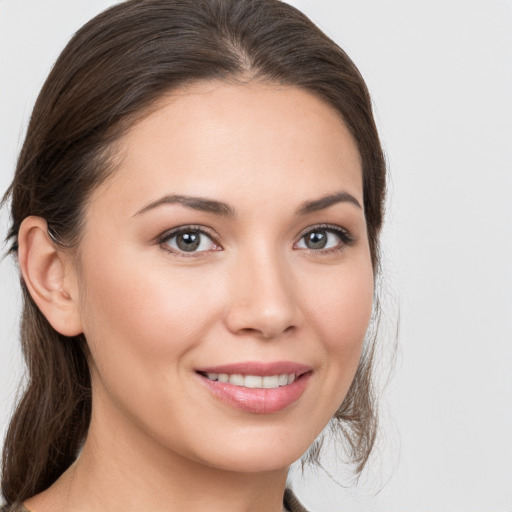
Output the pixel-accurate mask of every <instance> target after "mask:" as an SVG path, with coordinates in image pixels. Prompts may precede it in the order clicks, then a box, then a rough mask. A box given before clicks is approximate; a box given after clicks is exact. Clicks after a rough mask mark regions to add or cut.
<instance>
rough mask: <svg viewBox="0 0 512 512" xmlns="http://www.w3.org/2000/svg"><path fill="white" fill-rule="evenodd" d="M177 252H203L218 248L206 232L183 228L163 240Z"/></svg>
mask: <svg viewBox="0 0 512 512" xmlns="http://www.w3.org/2000/svg"><path fill="white" fill-rule="evenodd" d="M161 243H163V244H165V245H167V246H169V247H170V248H171V249H172V250H173V251H175V252H188V253H193V252H202V251H212V250H215V249H216V248H217V246H216V244H215V242H214V241H213V240H212V239H211V238H210V237H209V236H208V235H207V234H206V233H203V232H202V231H200V230H197V229H187V230H182V231H179V232H177V233H172V234H170V235H169V236H167V237H166V238H165V239H163V240H162V241H161Z"/></svg>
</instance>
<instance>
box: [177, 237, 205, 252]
mask: <svg viewBox="0 0 512 512" xmlns="http://www.w3.org/2000/svg"><path fill="white" fill-rule="evenodd" d="M200 241H201V240H200V236H199V233H180V234H179V235H178V236H177V238H176V245H177V246H178V247H179V248H180V250H182V251H187V252H191V251H195V250H196V249H197V248H198V247H199V243H200Z"/></svg>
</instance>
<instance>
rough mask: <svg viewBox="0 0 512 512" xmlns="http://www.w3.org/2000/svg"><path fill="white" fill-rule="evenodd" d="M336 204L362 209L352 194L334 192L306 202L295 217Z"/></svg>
mask: <svg viewBox="0 0 512 512" xmlns="http://www.w3.org/2000/svg"><path fill="white" fill-rule="evenodd" d="M337 203H352V204H353V205H355V206H357V207H358V208H360V209H361V210H362V209H363V208H362V206H361V204H360V203H359V201H358V200H357V199H356V198H355V197H354V196H353V195H352V194H349V193H348V192H336V193H334V194H329V195H328V196H324V197H321V198H320V199H315V200H313V201H306V202H305V203H303V204H302V205H301V206H300V207H299V209H298V210H297V215H307V214H309V213H314V212H317V211H319V210H324V209H325V208H329V206H332V205H334V204H337Z"/></svg>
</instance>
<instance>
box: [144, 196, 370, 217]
mask: <svg viewBox="0 0 512 512" xmlns="http://www.w3.org/2000/svg"><path fill="white" fill-rule="evenodd" d="M337 203H351V204H353V205H355V206H357V207H358V208H361V209H362V207H361V204H360V203H359V201H358V200H357V199H356V198H355V197H354V196H353V195H352V194H349V193H348V192H337V193H335V194H329V195H327V196H324V197H321V198H319V199H314V200H312V201H306V202H305V203H302V205H301V206H300V207H299V208H298V209H297V211H296V214H297V215H307V214H310V213H314V212H317V211H320V210H324V209H325V208H329V206H332V205H334V204H337ZM166 204H181V205H183V206H186V207H187V208H191V209H193V210H198V211H202V212H207V213H214V214H216V215H221V216H223V217H234V216H235V215H236V211H235V209H234V208H233V207H232V206H230V205H229V204H227V203H223V202H222V201H216V200H214V199H207V198H205V197H194V196H184V195H179V194H171V195H165V196H163V197H161V198H160V199H157V200H156V201H152V202H151V203H149V204H147V205H146V206H144V208H142V209H141V210H139V211H138V212H137V213H136V214H135V215H134V217H136V216H137V215H141V214H143V213H145V212H147V211H149V210H153V209H155V208H157V207H159V206H162V205H166Z"/></svg>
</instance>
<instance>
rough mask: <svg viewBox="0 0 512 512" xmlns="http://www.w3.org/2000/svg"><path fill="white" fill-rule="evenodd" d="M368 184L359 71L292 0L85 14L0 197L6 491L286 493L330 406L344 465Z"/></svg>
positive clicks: (369, 214)
mask: <svg viewBox="0 0 512 512" xmlns="http://www.w3.org/2000/svg"><path fill="white" fill-rule="evenodd" d="M384 186H385V165H384V159H383V154H382V150H381V147H380V143H379V139H378V135H377V131H376V128H375V124H374V120H373V117H372V112H371V102H370V98H369V95H368V92H367V89H366V87H365V84H364V82H363V80H362V78H361V76H360V75H359V73H358V71H357V69H356V68H355V66H354V65H353V63H352V62H351V61H350V60H349V58H348V57H347V56H346V54H345V53H344V52H343V51H342V50H341V49H339V48H338V47H337V46H336V45H335V44H334V43H333V42H332V41H331V40H329V39H328V38H327V37H326V36H325V35H324V34H323V33H321V32H320V31H319V30H318V29H317V28H316V27H315V26H314V25H313V24H312V23H311V22H310V21H309V20H308V19H307V18H305V16H304V15H302V14H301V13H299V12H298V11H297V10H296V9H294V8H292V7H290V6H288V5H287V4H284V3H282V2H276V1H274V0H199V1H198V0H194V1H191V0H145V1H144V0H130V1H128V2H124V3H121V4H119V5H117V6H115V7H113V8H111V9H109V10H107V11H105V12H104V13H102V14H100V15H99V16H97V17H96V18H94V19H93V20H91V21H90V22H89V23H88V24H86V25H85V26H84V27H83V28H82V29H81V30H80V31H79V32H78V33H77V34H76V35H75V36H74V37H73V39H72V40H71V42H70V43H69V44H68V46H67V47H66V48H65V50H64V51H63V53H62V54H61V56H60V57H59V59H58V61H57V63H56V64H55V66H54V69H53V70H52V72H51V73H50V76H49V77H48V79H47V81H46V83H45V85H44V86H43V89H42V91H41V93H40V96H39V98H38V101H37V103H36V105H35V108H34V111H33V115H32V118H31V121H30V125H29V128H28V132H27V136H26V140H25V143H24V146H23V149H22V151H21V154H20V157H19V161H18V166H17V170H16V175H15V178H14V181H13V183H12V185H11V187H10V189H9V190H8V192H7V195H6V199H10V200H11V204H12V207H11V208H12V211H11V213H12V227H11V230H10V232H9V240H10V241H11V252H12V253H13V254H16V256H17V258H18V261H19V266H20V271H21V275H22V283H23V291H24V299H25V305H24V313H23V319H22V333H21V335H22V343H23V348H24V351H25V356H26V360H27V364H28V368H29V383H28V386H27V389H26V392H25V394H24V396H23V397H22V400H21V401H20V403H19V406H18V408H17V410H16V413H15V415H14V416H13V418H12V421H11V424H10V428H9V431H8V434H7V439H6V443H5V446H4V453H3V478H2V490H3V494H4V497H5V500H6V502H7V506H6V510H8V511H11V510H24V508H23V505H22V504H24V507H25V508H26V509H28V510H31V511H33V512H47V511H52V512H54V511H59V510H62V511H67V510H76V511H81V510H84V511H85V510H112V511H116V510H124V511H126V510H190V511H193V510H223V511H228V510H237V511H240V510H247V511H260V510H262V511H263V510H265V511H274V510H275V511H280V510H282V508H283V503H284V507H285V508H286V509H288V510H302V507H301V506H300V504H299V503H298V502H297V500H296V499H295V498H294V497H293V495H292V494H291V493H290V492H289V491H287V492H286V493H285V485H286V475H287V470H288V467H289V465H290V464H291V463H292V462H293V461H295V460H297V459H298V458H300V457H301V456H302V455H303V454H304V453H305V452H306V451H307V450H308V448H310V446H311V445H312V444H313V443H314V441H315V439H316V438H317V437H318V436H319V435H320V433H321V431H322V430H323V429H324V427H325V426H326V425H327V424H328V423H329V421H331V422H332V425H333V427H334V428H335V429H336V430H337V431H338V432H340V433H342V434H343V436H344V439H345V441H346V446H347V449H348V456H349V457H350V458H351V460H352V462H353V463H354V464H355V469H356V471H361V469H362V468H363V466H364V464H365V462H366V460H367V458H368V456H369V453H370V451H371V448H372V444H373V441H374V437H375V425H376V418H375V413H374V409H373V404H372V392H371V363H372V353H373V342H372V339H371V337H369V336H367V335H366V333H367V330H368V325H369V323H370V319H371V316H372V313H373V315H375V314H376V313H377V312H376V307H375V304H376V300H375V298H374V282H375V275H376V272H377V270H378V263H379V260H378V236H379V232H380V228H381V223H382V209H383V199H384ZM365 338H366V340H365ZM317 448H318V446H317V445H314V448H313V449H312V450H310V451H309V458H310V459H311V460H313V461H315V460H317V457H318V453H317V452H318V449H317ZM283 496H284V499H283Z"/></svg>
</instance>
